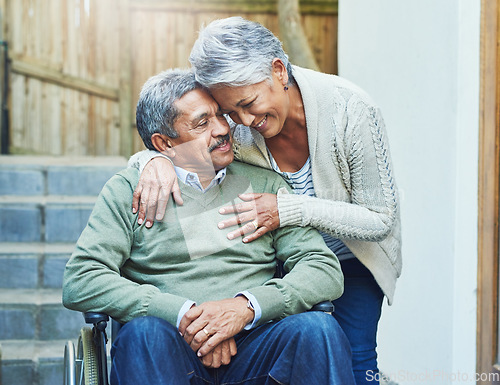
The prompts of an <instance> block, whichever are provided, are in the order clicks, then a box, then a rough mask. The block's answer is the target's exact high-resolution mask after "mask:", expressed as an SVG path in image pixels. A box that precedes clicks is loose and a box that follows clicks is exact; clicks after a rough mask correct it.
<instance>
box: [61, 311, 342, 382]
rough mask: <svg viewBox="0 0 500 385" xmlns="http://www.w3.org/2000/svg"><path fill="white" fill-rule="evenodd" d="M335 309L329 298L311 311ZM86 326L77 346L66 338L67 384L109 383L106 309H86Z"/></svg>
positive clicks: (113, 327)
mask: <svg viewBox="0 0 500 385" xmlns="http://www.w3.org/2000/svg"><path fill="white" fill-rule="evenodd" d="M334 310H335V307H334V305H333V304H332V303H331V302H330V301H323V302H320V303H318V304H316V305H314V306H313V307H312V309H311V310H309V311H322V312H325V313H329V314H332V313H333V312H334ZM83 316H84V318H85V323H87V324H92V325H93V326H92V328H90V327H88V326H85V327H83V328H82V329H81V331H80V337H79V338H78V343H77V346H76V350H75V346H74V344H73V342H72V341H67V342H66V346H65V347H64V382H63V383H64V385H109V379H108V360H107V350H106V344H107V342H108V336H107V334H106V327H107V325H108V322H109V317H108V316H107V315H106V314H103V313H93V312H89V313H84V314H83ZM121 326H122V325H121V324H120V323H119V322H117V321H115V320H112V324H111V339H113V338H114V337H115V336H116V335H117V334H118V331H119V330H120V328H121Z"/></svg>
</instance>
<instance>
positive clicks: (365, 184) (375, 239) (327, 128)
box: [129, 66, 402, 304]
mask: <svg viewBox="0 0 500 385" xmlns="http://www.w3.org/2000/svg"><path fill="white" fill-rule="evenodd" d="M293 78H294V80H295V81H296V83H297V86H298V88H299V90H300V92H301V95H302V99H303V103H304V110H305V116H306V125H307V134H308V142H309V154H310V158H311V164H312V174H313V184H314V191H315V193H316V196H315V197H309V196H305V195H295V194H286V193H285V194H278V211H279V216H280V226H281V227H283V226H313V227H315V228H317V229H318V230H321V231H323V232H326V233H329V234H331V235H332V236H334V237H336V238H339V239H341V240H342V241H343V242H344V243H345V245H346V246H347V247H348V248H349V249H350V250H351V251H352V253H353V254H354V255H355V256H356V257H357V258H358V259H359V260H360V261H361V262H362V263H363V264H364V265H365V266H366V267H367V268H368V269H369V270H370V271H371V272H372V274H373V276H374V277H375V280H376V281H377V283H378V285H379V286H380V288H381V289H382V291H383V292H384V294H385V296H386V297H387V300H388V303H389V304H392V302H393V296H394V291H395V287H396V280H397V278H398V277H399V276H400V274H401V268H402V258H401V223H400V213H399V203H398V194H397V187H396V182H395V179H394V174H393V167H392V163H391V157H390V152H389V143H388V139H387V134H386V131H385V124H384V120H383V118H382V115H381V112H380V109H379V108H378V107H377V106H376V105H375V103H374V102H373V101H372V100H371V98H370V97H369V96H368V95H367V94H366V93H365V92H364V91H363V90H361V89H360V88H358V87H357V86H355V85H353V84H352V83H350V82H348V81H347V80H345V79H343V78H341V77H339V76H334V75H328V74H324V73H320V72H316V71H312V70H308V69H304V68H300V67H297V66H293ZM233 136H234V152H235V157H236V159H239V160H241V161H243V162H245V163H249V164H253V165H256V166H260V167H264V168H267V169H272V167H271V162H270V159H269V155H268V152H267V148H266V144H265V141H264V138H263V137H262V135H260V134H259V133H258V132H257V131H255V130H252V129H249V128H248V127H245V126H241V125H239V126H236V127H235V128H234V132H233ZM154 156H158V153H156V152H154V151H143V152H141V153H139V154H136V155H135V156H134V157H132V158H131V160H130V161H129V166H134V167H136V168H139V169H140V170H142V168H143V167H144V166H145V165H146V163H147V162H148V161H149V160H150V159H151V158H152V157H154Z"/></svg>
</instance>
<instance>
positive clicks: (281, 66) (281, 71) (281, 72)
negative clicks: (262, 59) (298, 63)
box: [271, 57, 288, 86]
mask: <svg viewBox="0 0 500 385" xmlns="http://www.w3.org/2000/svg"><path fill="white" fill-rule="evenodd" d="M271 65H272V67H273V73H274V75H275V76H276V77H277V78H278V80H279V81H280V82H281V84H282V85H283V86H286V85H287V84H288V71H287V70H286V66H285V63H283V62H282V61H281V59H278V58H277V57H276V58H274V59H273V62H272V63H271Z"/></svg>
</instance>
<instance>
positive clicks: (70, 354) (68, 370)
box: [63, 341, 76, 385]
mask: <svg viewBox="0 0 500 385" xmlns="http://www.w3.org/2000/svg"><path fill="white" fill-rule="evenodd" d="M63 384H64V385H76V359H75V345H74V344H73V342H72V341H68V342H66V346H65V347H64V382H63Z"/></svg>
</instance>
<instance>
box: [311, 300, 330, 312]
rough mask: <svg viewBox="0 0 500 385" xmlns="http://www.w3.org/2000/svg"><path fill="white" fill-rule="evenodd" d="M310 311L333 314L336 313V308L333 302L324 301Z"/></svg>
mask: <svg viewBox="0 0 500 385" xmlns="http://www.w3.org/2000/svg"><path fill="white" fill-rule="evenodd" d="M309 311H322V312H324V313H330V314H331V313H333V312H334V311H335V306H334V305H333V303H332V302H331V301H323V302H320V303H317V304H316V305H314V306H313V307H312V308H311V310H309Z"/></svg>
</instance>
